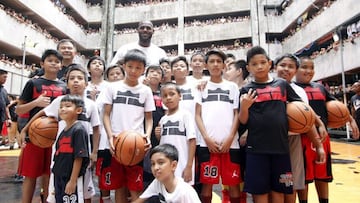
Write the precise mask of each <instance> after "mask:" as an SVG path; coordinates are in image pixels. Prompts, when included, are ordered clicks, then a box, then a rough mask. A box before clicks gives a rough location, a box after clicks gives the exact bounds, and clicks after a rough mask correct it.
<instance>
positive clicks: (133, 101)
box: [103, 49, 155, 202]
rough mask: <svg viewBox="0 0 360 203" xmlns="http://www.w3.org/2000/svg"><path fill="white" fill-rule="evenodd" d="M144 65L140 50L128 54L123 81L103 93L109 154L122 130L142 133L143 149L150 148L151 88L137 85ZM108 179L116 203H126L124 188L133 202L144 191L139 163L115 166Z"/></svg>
mask: <svg viewBox="0 0 360 203" xmlns="http://www.w3.org/2000/svg"><path fill="white" fill-rule="evenodd" d="M145 64H146V56H145V54H144V53H143V52H142V51H140V50H137V49H133V50H130V51H128V52H127V53H126V55H125V58H124V70H125V73H126V74H125V79H124V80H123V81H119V82H116V83H114V84H113V85H111V86H110V87H109V88H108V89H107V90H105V91H104V93H105V96H104V101H103V103H104V119H103V120H104V127H105V130H106V133H107V136H108V139H109V144H110V150H111V152H112V153H114V142H113V139H114V138H115V137H117V136H118V135H119V134H120V133H121V132H123V131H125V130H134V131H137V132H139V133H141V134H144V136H145V137H146V138H147V144H145V145H146V146H145V147H146V148H147V149H148V148H149V146H150V136H151V130H152V126H153V118H152V111H154V110H155V104H154V99H153V95H152V91H151V89H150V88H149V87H148V86H146V85H144V84H142V83H139V78H140V76H141V75H142V74H143V73H144V71H145ZM144 121H145V126H144ZM118 171H123V172H122V173H119V172H118ZM109 180H110V181H111V183H112V184H113V186H114V187H116V192H115V198H116V201H117V202H126V194H125V188H127V189H129V191H130V194H131V198H132V200H135V199H137V198H138V197H139V194H140V192H141V191H142V190H143V167H142V163H139V164H138V165H135V166H124V165H122V164H120V163H118V164H116V165H115V166H114V167H113V170H112V171H111V172H109Z"/></svg>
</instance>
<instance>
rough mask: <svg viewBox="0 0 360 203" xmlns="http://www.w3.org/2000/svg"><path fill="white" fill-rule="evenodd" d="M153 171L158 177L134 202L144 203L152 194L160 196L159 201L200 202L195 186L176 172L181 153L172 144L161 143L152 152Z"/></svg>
mask: <svg viewBox="0 0 360 203" xmlns="http://www.w3.org/2000/svg"><path fill="white" fill-rule="evenodd" d="M150 159H151V171H152V173H153V174H154V176H155V177H156V179H155V180H154V181H153V182H152V183H151V184H150V185H149V187H148V188H147V189H146V190H145V191H144V193H143V194H141V195H140V198H138V199H136V200H135V201H133V203H143V202H145V201H146V200H147V199H149V198H150V197H152V196H155V195H156V196H159V199H160V201H159V202H177V203H200V200H199V197H198V196H197V194H196V192H195V190H194V188H192V187H191V186H190V185H189V184H187V183H185V182H184V181H183V180H182V179H181V178H179V177H177V176H176V175H175V174H174V173H175V170H176V168H177V164H178V160H179V153H178V150H177V149H176V147H175V146H173V145H171V144H160V145H158V146H156V147H155V148H153V149H152V150H151V152H150Z"/></svg>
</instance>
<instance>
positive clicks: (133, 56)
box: [124, 49, 146, 67]
mask: <svg viewBox="0 0 360 203" xmlns="http://www.w3.org/2000/svg"><path fill="white" fill-rule="evenodd" d="M128 61H139V62H141V63H143V64H144V67H145V66H146V55H145V54H144V52H142V51H140V50H139V49H131V50H129V51H128V52H127V53H126V54H125V57H124V64H125V63H127V62H128Z"/></svg>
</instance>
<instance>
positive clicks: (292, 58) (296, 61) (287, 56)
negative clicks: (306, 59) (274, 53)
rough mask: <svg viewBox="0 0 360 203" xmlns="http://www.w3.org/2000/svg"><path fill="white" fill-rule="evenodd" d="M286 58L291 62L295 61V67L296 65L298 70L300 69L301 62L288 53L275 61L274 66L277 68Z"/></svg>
mask: <svg viewBox="0 0 360 203" xmlns="http://www.w3.org/2000/svg"><path fill="white" fill-rule="evenodd" d="M284 58H289V59H291V60H293V61H294V62H295V65H296V69H298V68H299V67H300V60H299V58H298V57H297V56H295V55H294V54H289V53H286V54H284V55H281V56H279V57H277V58H276V59H275V61H274V65H275V66H277V64H278V63H279V62H280V61H282V60H283V59H284Z"/></svg>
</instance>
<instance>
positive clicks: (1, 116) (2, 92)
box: [0, 85, 10, 124]
mask: <svg viewBox="0 0 360 203" xmlns="http://www.w3.org/2000/svg"><path fill="white" fill-rule="evenodd" d="M9 104H10V101H9V99H8V93H7V91H6V89H5V88H4V86H2V85H0V122H4V121H5V120H6V106H7V105H9ZM0 124H1V123H0Z"/></svg>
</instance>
